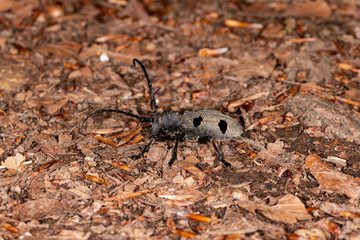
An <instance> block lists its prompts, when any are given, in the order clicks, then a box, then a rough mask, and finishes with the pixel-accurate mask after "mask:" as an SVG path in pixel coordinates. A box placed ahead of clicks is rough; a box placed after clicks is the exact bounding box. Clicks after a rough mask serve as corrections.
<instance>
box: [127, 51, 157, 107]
mask: <svg viewBox="0 0 360 240" xmlns="http://www.w3.org/2000/svg"><path fill="white" fill-rule="evenodd" d="M133 63H134V67H136V63H138V64H140V66H141V68H142V70H143V72H144V74H145V77H146V80H147V82H148V85H149V92H150V96H151V102H150V106H151V109H152V110H153V112H154V113H156V102H155V98H154V89H153V87H152V84H151V81H150V78H149V75H148V73H147V71H146V68H145V66H144V64H142V62H140V61H139V60H137V59H136V58H134V59H133Z"/></svg>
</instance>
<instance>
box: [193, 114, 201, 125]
mask: <svg viewBox="0 0 360 240" xmlns="http://www.w3.org/2000/svg"><path fill="white" fill-rule="evenodd" d="M202 120H203V118H202V117H201V116H199V117H197V118H194V119H193V124H194V127H198V126H200V124H201V121H202Z"/></svg>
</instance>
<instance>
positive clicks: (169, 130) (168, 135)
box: [81, 58, 261, 168]
mask: <svg viewBox="0 0 360 240" xmlns="http://www.w3.org/2000/svg"><path fill="white" fill-rule="evenodd" d="M136 63H138V64H140V66H141V68H142V70H143V72H144V75H145V77H146V80H147V82H148V86H149V92H150V96H151V102H150V105H151V109H152V111H153V114H154V115H153V117H151V118H149V117H143V116H138V115H135V114H133V113H130V112H125V111H121V110H118V109H103V110H100V111H97V112H94V113H92V114H90V115H89V116H87V117H86V118H85V119H84V121H83V122H82V124H81V132H82V129H83V127H84V124H85V122H86V121H87V120H88V119H89V118H90V117H91V116H93V115H95V114H99V113H103V112H116V113H121V114H124V115H127V116H130V117H134V118H137V119H138V120H139V121H140V122H150V136H151V137H152V138H153V139H156V140H168V139H170V140H175V146H174V149H173V154H172V158H171V160H170V161H169V167H170V168H171V166H172V164H173V163H174V161H175V160H176V155H177V154H176V153H177V147H178V142H179V141H188V140H196V141H199V142H200V143H204V142H208V141H211V143H212V145H213V147H214V149H215V151H216V153H217V155H218V157H219V159H220V161H221V162H222V163H223V164H224V165H225V166H230V164H229V163H228V162H226V161H225V160H224V158H223V156H222V155H221V153H220V152H219V150H218V148H217V146H216V144H215V141H225V140H232V139H241V140H245V141H246V142H247V143H250V144H252V145H255V146H256V145H257V144H256V143H254V142H253V141H251V140H250V139H244V138H243V137H242V134H243V132H244V127H243V126H242V125H241V124H240V123H239V122H237V121H236V120H234V119H233V118H231V117H229V116H227V115H225V114H223V113H221V112H219V111H216V110H211V109H205V110H199V111H185V112H183V113H179V112H176V111H163V112H158V111H156V103H155V98H154V90H153V87H152V84H151V81H150V78H149V76H148V73H147V71H146V68H145V66H144V65H143V64H142V63H141V62H140V61H139V60H137V59H136V58H134V59H133V64H134V66H136ZM152 141H153V140H151V141H150V142H149V143H148V144H147V145H146V147H145V148H144V150H143V151H142V152H141V154H140V155H138V156H133V157H136V158H138V157H142V156H143V154H144V153H145V152H146V151H147V150H148V149H149V147H150V144H151V143H152ZM257 147H258V146H257ZM260 148H261V147H260Z"/></svg>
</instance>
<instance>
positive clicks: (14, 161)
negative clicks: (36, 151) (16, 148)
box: [2, 153, 25, 171]
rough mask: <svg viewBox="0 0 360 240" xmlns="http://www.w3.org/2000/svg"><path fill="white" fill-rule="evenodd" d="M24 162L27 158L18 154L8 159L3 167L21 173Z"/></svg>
mask: <svg viewBox="0 0 360 240" xmlns="http://www.w3.org/2000/svg"><path fill="white" fill-rule="evenodd" d="M24 161H25V157H24V156H23V155H22V154H20V153H17V154H16V155H15V156H12V157H8V158H6V159H5V161H4V162H3V164H2V165H3V166H4V167H6V168H8V169H14V170H17V171H19V170H20V166H21V163H22V162H24Z"/></svg>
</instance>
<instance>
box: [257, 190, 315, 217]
mask: <svg viewBox="0 0 360 240" xmlns="http://www.w3.org/2000/svg"><path fill="white" fill-rule="evenodd" d="M262 213H263V214H264V215H265V216H266V217H267V218H270V219H271V220H274V221H281V222H284V223H296V222H297V221H298V220H309V219H311V215H310V214H309V213H308V212H307V211H306V208H305V206H304V204H303V203H302V202H301V201H300V199H299V198H298V197H296V196H295V195H292V194H287V195H285V196H284V197H282V198H281V199H279V201H278V203H277V204H276V205H275V206H272V207H270V208H268V209H267V210H265V211H263V212H262Z"/></svg>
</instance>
